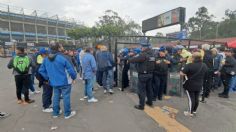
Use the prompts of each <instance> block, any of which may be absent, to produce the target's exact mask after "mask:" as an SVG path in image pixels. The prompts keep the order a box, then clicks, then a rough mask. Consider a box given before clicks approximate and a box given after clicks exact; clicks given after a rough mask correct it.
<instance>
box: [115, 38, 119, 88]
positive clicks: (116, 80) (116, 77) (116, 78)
mask: <svg viewBox="0 0 236 132" xmlns="http://www.w3.org/2000/svg"><path fill="white" fill-rule="evenodd" d="M117 62H118V60H117V38H116V39H115V64H116V67H115V68H116V71H115V72H116V74H115V83H116V86H118V63H117Z"/></svg>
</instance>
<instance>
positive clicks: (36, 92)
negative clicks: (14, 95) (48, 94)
mask: <svg viewBox="0 0 236 132" xmlns="http://www.w3.org/2000/svg"><path fill="white" fill-rule="evenodd" d="M39 93H41V91H39V90H35V91H34V92H30V94H39Z"/></svg>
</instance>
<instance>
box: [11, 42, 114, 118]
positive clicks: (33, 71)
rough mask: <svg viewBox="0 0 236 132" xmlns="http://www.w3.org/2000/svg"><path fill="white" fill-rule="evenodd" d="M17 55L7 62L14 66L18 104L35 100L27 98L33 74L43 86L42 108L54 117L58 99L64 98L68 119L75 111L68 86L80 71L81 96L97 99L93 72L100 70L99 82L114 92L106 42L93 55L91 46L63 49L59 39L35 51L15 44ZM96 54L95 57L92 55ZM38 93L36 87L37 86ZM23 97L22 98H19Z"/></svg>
mask: <svg viewBox="0 0 236 132" xmlns="http://www.w3.org/2000/svg"><path fill="white" fill-rule="evenodd" d="M16 51H17V52H16V55H15V56H14V57H13V58H12V59H11V60H10V62H9V64H8V68H9V69H13V75H14V76H15V82H16V95H17V103H18V104H24V105H27V104H30V103H34V102H35V100H33V99H30V98H29V90H31V91H32V92H36V90H35V89H34V78H35V77H36V79H37V80H38V82H39V83H38V84H39V85H38V87H39V88H42V90H43V92H42V107H43V110H42V111H43V112H46V113H51V112H52V115H53V118H57V117H58V116H60V115H61V114H62V111H61V108H60V100H61V99H62V100H63V106H64V117H65V119H69V118H71V117H73V116H74V115H76V111H73V110H72V109H71V89H72V87H73V84H74V83H75V81H76V79H77V73H78V74H79V76H80V77H79V80H83V82H84V97H83V98H82V99H81V100H87V101H88V102H89V103H96V102H98V100H97V99H96V98H95V96H94V93H93V91H94V90H95V85H94V84H95V82H96V73H97V71H98V69H99V71H100V72H101V80H102V81H101V84H100V85H102V86H103V88H104V93H107V92H109V93H110V94H113V93H114V91H113V82H114V80H113V67H114V65H115V63H114V59H113V55H112V53H111V52H109V51H108V50H107V47H106V46H101V48H99V50H97V52H96V55H94V54H93V53H94V50H93V48H90V47H87V48H84V49H81V48H80V49H78V50H77V53H74V51H72V50H69V51H67V50H65V49H64V48H63V46H62V45H61V44H59V43H52V44H50V47H49V49H46V48H40V49H39V51H37V52H36V51H35V53H34V54H33V53H30V54H29V53H26V52H25V49H24V47H17V50H16ZM95 56H96V59H95ZM37 93H39V90H37ZM22 97H24V99H22Z"/></svg>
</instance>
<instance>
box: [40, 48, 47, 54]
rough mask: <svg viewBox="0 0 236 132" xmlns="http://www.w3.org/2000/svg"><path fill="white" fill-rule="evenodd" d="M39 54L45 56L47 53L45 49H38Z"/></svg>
mask: <svg viewBox="0 0 236 132" xmlns="http://www.w3.org/2000/svg"><path fill="white" fill-rule="evenodd" d="M39 53H40V54H47V53H48V51H47V50H46V49H45V48H40V49H39Z"/></svg>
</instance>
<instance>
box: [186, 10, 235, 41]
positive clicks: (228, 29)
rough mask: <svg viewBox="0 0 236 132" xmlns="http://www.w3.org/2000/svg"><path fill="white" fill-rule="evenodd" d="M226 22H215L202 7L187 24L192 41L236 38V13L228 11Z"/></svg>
mask: <svg viewBox="0 0 236 132" xmlns="http://www.w3.org/2000/svg"><path fill="white" fill-rule="evenodd" d="M225 16H226V18H225V19H224V21H221V22H215V21H213V20H212V19H213V18H214V15H210V14H209V12H208V9H207V8H206V7H201V8H199V9H198V11H197V12H196V14H195V16H193V17H191V18H190V19H189V21H188V23H186V24H185V28H187V30H188V32H189V37H190V38H192V39H213V38H223V37H235V36H236V31H235V29H236V11H231V10H226V11H225Z"/></svg>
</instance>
